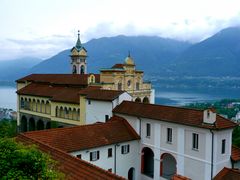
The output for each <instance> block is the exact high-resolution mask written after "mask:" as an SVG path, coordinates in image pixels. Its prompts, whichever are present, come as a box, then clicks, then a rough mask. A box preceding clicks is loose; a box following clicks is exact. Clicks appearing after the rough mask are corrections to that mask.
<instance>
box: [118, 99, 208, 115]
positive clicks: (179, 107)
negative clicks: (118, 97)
mask: <svg viewBox="0 0 240 180" xmlns="http://www.w3.org/2000/svg"><path fill="white" fill-rule="evenodd" d="M123 102H130V103H133V104H141V105H147V106H155V107H157V106H158V107H159V106H161V107H169V108H177V109H185V110H194V111H200V112H203V111H204V110H201V109H194V108H187V107H182V106H170V105H162V104H150V103H149V104H147V103H142V102H135V101H127V100H124V101H123ZM123 102H122V103H123Z"/></svg>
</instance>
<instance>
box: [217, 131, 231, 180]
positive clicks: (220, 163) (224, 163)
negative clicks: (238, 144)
mask: <svg viewBox="0 0 240 180" xmlns="http://www.w3.org/2000/svg"><path fill="white" fill-rule="evenodd" d="M223 139H225V140H226V145H225V153H224V154H222V140H223ZM231 151H232V129H228V130H224V131H214V152H215V156H214V173H213V175H214V176H215V175H216V174H217V173H218V172H219V171H221V170H222V169H223V168H224V167H229V168H231V167H232V165H231V159H230V156H231Z"/></svg>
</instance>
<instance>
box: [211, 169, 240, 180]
mask: <svg viewBox="0 0 240 180" xmlns="http://www.w3.org/2000/svg"><path fill="white" fill-rule="evenodd" d="M237 179H240V170H239V169H230V168H226V167H224V168H223V169H222V170H221V171H220V172H219V173H218V174H217V175H216V176H215V177H214V178H213V180H237Z"/></svg>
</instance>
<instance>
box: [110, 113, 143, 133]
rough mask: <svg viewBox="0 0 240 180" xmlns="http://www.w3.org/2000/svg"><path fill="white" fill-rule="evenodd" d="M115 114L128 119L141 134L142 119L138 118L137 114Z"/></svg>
mask: <svg viewBox="0 0 240 180" xmlns="http://www.w3.org/2000/svg"><path fill="white" fill-rule="evenodd" d="M114 115H117V116H120V117H123V118H124V119H126V120H127V121H128V123H129V124H130V125H131V126H132V127H133V129H134V130H135V131H136V132H137V133H138V135H140V134H141V130H140V119H138V118H137V117H135V116H128V115H123V114H118V113H114Z"/></svg>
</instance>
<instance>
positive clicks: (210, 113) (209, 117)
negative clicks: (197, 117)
mask: <svg viewBox="0 0 240 180" xmlns="http://www.w3.org/2000/svg"><path fill="white" fill-rule="evenodd" d="M216 116H217V113H216V110H215V109H214V108H213V107H211V108H208V109H205V110H204V111H203V123H206V124H212V125H213V124H214V123H215V121H216Z"/></svg>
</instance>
